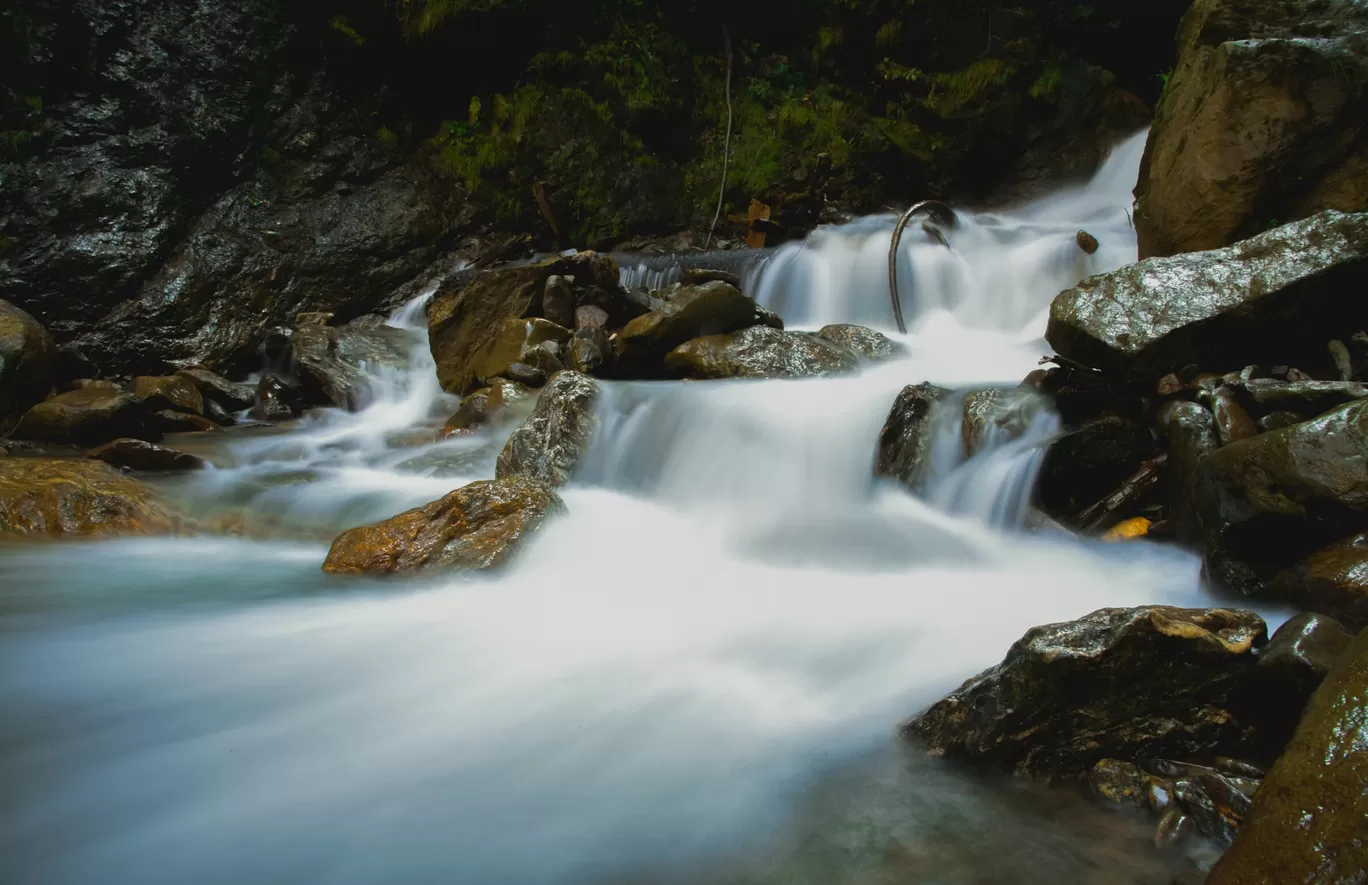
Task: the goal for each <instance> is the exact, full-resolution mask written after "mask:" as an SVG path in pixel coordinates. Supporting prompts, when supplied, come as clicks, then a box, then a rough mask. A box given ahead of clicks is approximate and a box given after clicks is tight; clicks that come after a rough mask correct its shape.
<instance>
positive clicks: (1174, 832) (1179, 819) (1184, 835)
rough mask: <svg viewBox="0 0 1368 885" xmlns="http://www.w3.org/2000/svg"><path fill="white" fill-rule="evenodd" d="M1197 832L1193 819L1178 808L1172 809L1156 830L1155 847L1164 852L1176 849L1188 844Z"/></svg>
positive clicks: (1160, 821)
mask: <svg viewBox="0 0 1368 885" xmlns="http://www.w3.org/2000/svg"><path fill="white" fill-rule="evenodd" d="M1196 831H1197V827H1196V826H1195V825H1194V824H1193V823H1192V818H1190V817H1188V816H1187V815H1186V814H1183V813H1182V812H1181V811H1179V810H1178V809H1176V808H1170V809H1169V810H1168V812H1167V813H1165V814H1164V816H1163V817H1162V818H1161V819H1160V820H1159V825H1158V826H1157V827H1155V828H1154V847H1155V848H1157V849H1159V850H1160V851H1163V850H1165V849H1169V848H1176V847H1178V846H1179V845H1182V844H1183V843H1184V842H1186V841H1187V840H1188V839H1189V838H1191V837H1192V835H1193V834H1194V833H1195V832H1196Z"/></svg>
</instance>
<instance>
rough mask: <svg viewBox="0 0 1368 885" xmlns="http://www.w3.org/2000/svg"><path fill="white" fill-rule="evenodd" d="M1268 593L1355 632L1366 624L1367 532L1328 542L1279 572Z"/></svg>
mask: <svg viewBox="0 0 1368 885" xmlns="http://www.w3.org/2000/svg"><path fill="white" fill-rule="evenodd" d="M1269 591H1270V594H1271V595H1272V596H1273V597H1274V598H1276V599H1280V600H1283V601H1285V602H1290V603H1292V604H1293V605H1296V606H1298V607H1299V608H1303V609H1305V610H1307V611H1313V612H1322V613H1324V614H1327V615H1330V616H1332V617H1334V618H1336V619H1337V620H1339V621H1341V622H1342V623H1343V624H1344V625H1345V626H1346V627H1348V628H1349V629H1350V630H1353V631H1354V632H1358V631H1359V630H1363V629H1365V628H1368V534H1365V533H1359V534H1356V535H1354V536H1353V537H1350V538H1346V539H1344V540H1342V541H1338V542H1336V543H1334V544H1331V545H1329V546H1328V547H1325V548H1323V549H1321V550H1317V551H1316V552H1315V553H1313V554H1311V555H1310V556H1308V557H1307V558H1306V559H1304V560H1302V561H1301V562H1299V563H1297V564H1296V565H1294V566H1292V567H1291V568H1288V569H1286V570H1285V571H1282V572H1280V573H1278V575H1276V576H1275V577H1274V578H1273V581H1272V584H1271V586H1270V587H1269Z"/></svg>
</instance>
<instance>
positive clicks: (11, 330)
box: [0, 299, 56, 433]
mask: <svg viewBox="0 0 1368 885" xmlns="http://www.w3.org/2000/svg"><path fill="white" fill-rule="evenodd" d="M55 358H56V347H55V346H54V345H53V343H52V337H51V336H50V335H48V333H47V329H44V328H43V326H42V324H40V323H39V322H38V321H37V320H35V319H34V318H33V317H31V316H29V315H28V314H27V313H25V312H24V311H22V310H20V309H19V308H17V307H15V306H14V305H12V304H10V303H9V302H8V301H5V300H3V299H0V433H4V432H5V431H7V430H9V429H10V428H11V427H13V426H14V425H15V424H16V423H18V421H19V419H20V418H21V417H22V416H23V414H24V413H25V412H27V411H28V410H29V408H30V407H31V406H34V405H37V404H38V403H40V402H42V400H43V398H44V397H46V396H47V395H48V392H49V391H51V389H52V369H53V361H54V359H55Z"/></svg>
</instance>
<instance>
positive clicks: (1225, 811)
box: [1174, 773, 1250, 844]
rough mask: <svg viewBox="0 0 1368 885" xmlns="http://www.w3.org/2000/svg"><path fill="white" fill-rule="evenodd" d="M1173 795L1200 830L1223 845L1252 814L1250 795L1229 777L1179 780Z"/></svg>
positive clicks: (1202, 776)
mask: <svg viewBox="0 0 1368 885" xmlns="http://www.w3.org/2000/svg"><path fill="white" fill-rule="evenodd" d="M1174 795H1175V798H1176V799H1177V802H1178V805H1179V806H1180V807H1181V808H1182V809H1183V811H1184V812H1186V813H1187V816H1188V817H1190V818H1191V819H1192V823H1193V825H1194V827H1195V828H1196V830H1197V832H1198V833H1199V834H1200V835H1203V836H1206V837H1207V838H1208V839H1215V840H1216V841H1218V842H1219V843H1221V844H1229V843H1230V842H1231V840H1233V839H1234V838H1235V834H1236V833H1238V832H1239V830H1240V823H1241V822H1242V821H1243V820H1244V818H1245V815H1246V814H1248V813H1249V805H1250V803H1249V796H1248V795H1246V794H1245V793H1244V792H1243V791H1242V790H1241V789H1239V787H1237V786H1236V785H1235V784H1234V783H1232V782H1231V780H1230V779H1229V778H1226V777H1223V776H1221V775H1219V774H1215V773H1211V774H1205V773H1204V774H1199V775H1197V776H1196V777H1193V778H1190V779H1184V780H1180V781H1179V782H1178V785H1177V789H1176V791H1175V794H1174Z"/></svg>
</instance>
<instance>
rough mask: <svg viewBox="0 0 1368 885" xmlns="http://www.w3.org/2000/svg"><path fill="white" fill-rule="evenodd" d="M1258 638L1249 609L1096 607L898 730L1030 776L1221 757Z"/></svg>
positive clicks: (1043, 632)
mask: <svg viewBox="0 0 1368 885" xmlns="http://www.w3.org/2000/svg"><path fill="white" fill-rule="evenodd" d="M1266 638H1267V634H1266V628H1265V626H1264V622H1263V619H1262V618H1260V617H1259V616H1258V615H1256V614H1254V613H1253V612H1247V611H1232V610H1227V609H1178V608H1171V607H1168V606H1151V607H1144V608H1133V609H1102V610H1100V611H1097V612H1094V613H1092V614H1091V615H1088V616H1087V617H1085V618H1081V619H1079V620H1077V621H1069V622H1066V623H1062V624H1050V625H1047V626H1044V627H1035V628H1033V629H1031V630H1029V631H1028V632H1027V633H1026V635H1025V636H1024V637H1022V638H1021V639H1020V640H1018V641H1017V642H1016V644H1015V645H1013V646H1012V648H1011V650H1010V651H1009V652H1008V653H1007V657H1006V658H1005V659H1004V660H1003V661H1002V663H1000V664H998V665H997V666H995V667H993V668H991V669H989V670H987V671H985V672H983V673H981V674H979V675H978V676H975V677H974V678H972V679H970V680H969V681H968V682H966V683H964V685H962V686H960V688H959V689H957V690H956V691H955V692H954V693H952V694H951V695H950V696H949V697H947V698H945V699H944V700H942V701H940V702H938V703H936V704H935V705H933V706H932V707H931V708H930V709H928V710H926V711H925V712H923V713H921V714H920V715H918V716H917V717H915V718H914V719H912V720H911V721H909V722H908V723H906V724H905V725H904V726H903V727H902V733H903V735H904V736H905V737H907V738H911V739H915V740H917V741H920V742H921V743H922V744H923V745H924V746H925V748H926V749H927V751H928V752H929V753H930V754H932V755H936V756H946V755H954V756H967V757H969V758H972V759H975V760H977V761H979V762H982V763H985V764H987V765H990V766H992V767H994V768H998V769H1003V770H1007V771H1013V772H1017V773H1021V774H1030V775H1032V776H1036V777H1051V776H1062V777H1080V776H1082V775H1083V774H1084V773H1086V772H1087V770H1088V769H1089V768H1091V767H1092V766H1093V765H1095V764H1096V763H1097V761H1098V760H1099V759H1102V758H1106V757H1109V756H1110V757H1116V758H1137V757H1156V756H1168V755H1197V754H1204V753H1213V752H1228V751H1229V750H1230V749H1233V748H1236V747H1238V746H1240V745H1241V744H1242V743H1243V742H1244V741H1245V740H1246V739H1247V736H1246V735H1245V733H1244V728H1243V726H1242V724H1241V722H1240V719H1239V716H1238V714H1239V712H1240V711H1239V710H1237V709H1236V707H1237V704H1238V701H1239V698H1238V695H1239V690H1240V688H1241V686H1242V684H1243V683H1244V681H1245V680H1247V679H1248V677H1249V674H1250V673H1251V671H1252V670H1253V668H1254V667H1255V665H1256V663H1257V658H1256V657H1255V653H1254V650H1255V649H1256V648H1257V647H1258V646H1260V645H1262V644H1263V642H1264V641H1265V639H1266Z"/></svg>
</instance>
